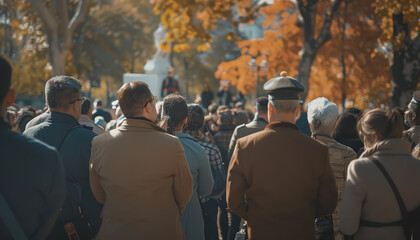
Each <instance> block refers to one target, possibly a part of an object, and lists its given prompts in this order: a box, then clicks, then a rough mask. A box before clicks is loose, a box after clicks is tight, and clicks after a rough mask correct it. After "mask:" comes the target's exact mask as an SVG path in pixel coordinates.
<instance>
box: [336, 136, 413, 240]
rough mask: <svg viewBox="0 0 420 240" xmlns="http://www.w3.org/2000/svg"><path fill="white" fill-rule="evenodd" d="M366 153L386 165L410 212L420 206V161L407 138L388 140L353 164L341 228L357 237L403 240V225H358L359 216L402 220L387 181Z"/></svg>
mask: <svg viewBox="0 0 420 240" xmlns="http://www.w3.org/2000/svg"><path fill="white" fill-rule="evenodd" d="M363 156H366V157H363ZM367 156H372V157H374V158H376V159H378V160H379V162H380V163H382V165H383V166H384V167H385V169H386V170H387V172H388V174H389V175H390V176H391V178H392V180H393V181H394V183H395V185H396V186H397V188H398V191H399V192H400V194H401V197H402V198H403V200H404V203H405V205H406V207H407V209H408V211H411V210H413V209H414V208H416V207H418V206H420V191H419V189H420V174H419V173H420V161H419V160H418V159H415V158H413V157H412V156H411V155H410V145H409V144H408V143H407V142H406V141H403V140H401V139H389V140H385V141H382V142H380V144H378V145H376V147H375V148H374V149H373V150H372V149H368V150H366V151H365V152H364V153H363V155H362V157H361V158H360V159H357V160H354V161H352V162H351V163H350V165H349V168H348V173H347V183H346V187H345V189H344V196H343V201H342V203H341V210H340V229H341V231H342V232H343V233H344V234H346V235H354V239H355V240H364V239H366V240H372V239H381V240H400V239H401V240H404V239H405V237H404V232H403V228H402V227H380V228H372V227H363V226H360V225H359V223H360V219H363V220H365V221H371V222H380V223H391V222H394V221H399V220H401V219H402V216H401V212H400V209H399V207H398V203H397V200H396V198H395V196H394V193H393V191H392V189H391V187H390V185H389V183H388V181H387V180H386V179H385V177H384V175H383V174H382V172H381V171H380V170H379V168H378V167H377V166H376V165H375V164H374V163H373V162H372V161H371V160H370V159H369V158H367Z"/></svg>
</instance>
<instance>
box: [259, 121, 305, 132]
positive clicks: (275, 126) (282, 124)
mask: <svg viewBox="0 0 420 240" xmlns="http://www.w3.org/2000/svg"><path fill="white" fill-rule="evenodd" d="M265 128H266V129H273V130H278V129H280V128H290V129H293V130H297V131H299V128H298V127H297V126H296V125H295V124H293V123H289V122H272V123H270V124H268V125H267V127H265Z"/></svg>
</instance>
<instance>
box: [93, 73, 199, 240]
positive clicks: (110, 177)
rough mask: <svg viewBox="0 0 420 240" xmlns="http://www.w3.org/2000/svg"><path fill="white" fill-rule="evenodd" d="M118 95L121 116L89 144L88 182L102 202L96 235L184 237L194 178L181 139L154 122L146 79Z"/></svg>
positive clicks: (153, 101)
mask: <svg viewBox="0 0 420 240" xmlns="http://www.w3.org/2000/svg"><path fill="white" fill-rule="evenodd" d="M117 96H118V103H119V105H120V108H121V111H122V113H123V114H124V116H125V119H124V120H122V122H121V124H118V126H117V128H116V129H113V130H111V131H109V132H106V133H103V134H101V135H99V136H97V137H96V138H95V139H94V140H93V143H92V156H91V159H90V184H91V187H92V190H93V193H94V194H95V197H96V199H97V200H98V202H100V203H103V204H104V211H103V221H102V226H101V228H100V230H99V234H98V238H97V239H102V240H104V239H147V240H161V239H174V240H178V239H184V234H183V231H182V227H181V222H180V216H181V213H182V212H183V210H184V209H185V207H186V206H187V203H188V202H189V200H190V199H191V196H192V194H193V179H192V176H191V173H190V168H189V167H188V163H187V160H186V157H185V153H184V149H183V147H182V145H181V142H180V140H179V139H178V138H177V137H176V136H172V135H170V134H168V133H167V132H166V131H165V130H163V129H162V128H160V127H159V126H157V125H156V124H155V120H156V118H157V111H156V101H157V97H155V96H153V95H152V93H151V92H150V89H149V87H148V85H147V84H146V83H144V82H140V81H136V82H129V83H126V84H124V85H123V86H122V87H121V88H120V89H119V90H118V92H117Z"/></svg>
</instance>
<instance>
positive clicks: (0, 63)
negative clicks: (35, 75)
mask: <svg viewBox="0 0 420 240" xmlns="http://www.w3.org/2000/svg"><path fill="white" fill-rule="evenodd" d="M11 82H12V66H11V65H10V63H9V61H8V60H6V58H5V57H3V56H2V55H0V105H1V103H2V102H3V101H4V99H5V98H6V95H7V93H8V92H9V89H10V85H11Z"/></svg>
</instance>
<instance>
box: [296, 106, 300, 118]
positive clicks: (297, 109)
mask: <svg viewBox="0 0 420 240" xmlns="http://www.w3.org/2000/svg"><path fill="white" fill-rule="evenodd" d="M300 108H301V104H298V107H297V108H296V112H295V116H296V118H298V117H299V115H300Z"/></svg>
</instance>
